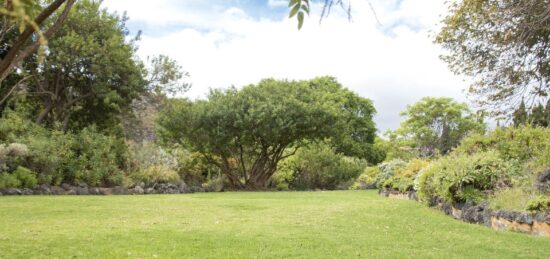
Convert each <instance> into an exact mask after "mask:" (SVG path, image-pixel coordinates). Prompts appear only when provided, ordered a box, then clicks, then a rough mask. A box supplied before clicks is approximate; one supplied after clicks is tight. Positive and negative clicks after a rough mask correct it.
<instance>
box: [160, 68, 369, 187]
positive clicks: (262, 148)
mask: <svg viewBox="0 0 550 259" xmlns="http://www.w3.org/2000/svg"><path fill="white" fill-rule="evenodd" d="M357 98H358V97H357V96H356V94H354V93H352V92H350V91H349V90H347V89H345V88H343V87H342V86H341V85H340V84H338V83H337V82H336V81H335V80H334V79H333V78H330V77H322V78H316V79H313V80H310V81H298V82H296V81H277V80H273V79H267V80H262V81H261V82H260V83H258V84H257V85H249V86H245V87H244V88H242V89H241V90H237V89H235V88H230V89H227V90H213V91H211V93H210V94H209V95H208V98H207V100H198V101H194V102H190V101H187V100H182V99H179V100H173V101H172V102H171V105H170V106H169V107H167V108H166V109H165V110H164V111H163V112H162V114H161V116H160V118H159V125H160V126H161V130H160V133H161V136H162V137H163V139H164V140H165V141H166V140H167V141H168V142H176V143H179V144H181V145H184V146H186V147H188V148H190V149H192V150H193V151H197V152H200V153H201V154H202V155H203V156H204V157H205V159H206V160H207V161H208V162H209V163H211V164H213V165H215V166H217V167H219V168H220V170H221V171H222V172H223V174H224V175H225V176H226V177H227V178H228V180H229V182H230V184H231V186H232V187H233V188H237V189H249V190H256V189H262V188H265V187H266V186H267V183H268V181H269V179H270V178H271V176H272V175H273V174H274V173H275V171H276V170H277V165H278V163H279V161H281V160H282V159H284V158H286V157H289V156H292V155H293V154H294V153H295V152H296V151H297V150H298V149H299V148H300V147H302V146H303V145H305V144H306V143H308V142H311V141H316V140H323V139H327V138H334V139H335V142H336V143H337V142H338V140H341V139H346V138H353V137H354V136H355V135H357V136H363V137H358V138H356V139H357V140H358V141H362V144H365V145H369V146H372V142H373V141H374V132H375V131H376V129H375V128H374V124H373V123H372V121H371V122H370V123H366V122H363V125H367V126H365V127H366V129H365V128H353V127H349V126H346V125H348V123H349V122H350V121H354V120H358V121H360V120H370V118H372V113H374V108H372V107H366V106H367V104H370V102H366V101H360V99H357ZM354 99H356V101H358V102H359V101H360V103H362V104H363V105H365V107H364V108H365V109H363V110H362V111H363V112H364V114H362V113H358V112H353V111H357V110H356V108H357V107H352V106H349V102H350V100H354ZM350 107H351V108H350ZM356 125H361V124H359V123H357V124H356ZM371 131H372V132H371ZM370 136H372V140H371V137H370ZM336 145H337V146H339V147H340V148H343V147H345V146H346V144H338V143H337V144H336ZM359 150H360V151H361V152H363V151H362V149H359ZM350 152H351V153H354V151H350Z"/></svg>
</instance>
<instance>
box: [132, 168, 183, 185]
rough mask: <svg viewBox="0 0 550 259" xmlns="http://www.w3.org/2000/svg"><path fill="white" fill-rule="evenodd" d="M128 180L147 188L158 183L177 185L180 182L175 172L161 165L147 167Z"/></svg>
mask: <svg viewBox="0 0 550 259" xmlns="http://www.w3.org/2000/svg"><path fill="white" fill-rule="evenodd" d="M130 178H131V179H132V181H133V182H134V183H136V184H138V183H144V184H145V186H147V187H151V186H154V185H155V184H159V183H173V184H178V183H180V182H181V178H180V176H179V175H178V173H177V172H176V171H175V170H173V169H171V168H169V167H166V166H163V165H152V166H149V167H147V168H144V169H142V170H140V171H138V172H136V173H133V174H130Z"/></svg>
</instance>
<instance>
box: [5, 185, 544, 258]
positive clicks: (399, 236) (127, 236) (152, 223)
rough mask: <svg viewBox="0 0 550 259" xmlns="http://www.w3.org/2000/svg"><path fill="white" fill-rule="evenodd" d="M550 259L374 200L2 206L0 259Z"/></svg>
mask: <svg viewBox="0 0 550 259" xmlns="http://www.w3.org/2000/svg"><path fill="white" fill-rule="evenodd" d="M29 257H44V258H52V257H55V258H69V257H77V258H89V257H100V258H113V257H115V258H174V257H177V258H181V257H183V258H187V257H192V258H288V257H301V258H304V257H308V258H355V257H391V258H395V257H417V258H428V257H429V258H449V257H450V258H454V257H461V258H463V257H472V258H487V257H491V258H518V257H522V258H526V257H532V258H550V238H542V237H533V236H528V235H524V234H519V233H512V232H503V231H494V230H491V229H489V228H485V227H482V226H477V225H470V224H466V223H462V222H459V221H456V220H453V219H451V218H450V217H448V216H446V215H444V214H442V213H441V212H439V211H437V210H434V209H430V208H426V207H424V206H423V205H421V204H418V203H416V202H412V201H401V200H392V199H387V198H382V197H379V196H378V195H377V194H376V193H375V192H373V191H344V192H274V193H269V192H265V193H198V194H187V195H147V196H57V197H53V196H32V197H28V196H27V197H0V258H29Z"/></svg>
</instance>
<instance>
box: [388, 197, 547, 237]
mask: <svg viewBox="0 0 550 259" xmlns="http://www.w3.org/2000/svg"><path fill="white" fill-rule="evenodd" d="M378 193H379V194H380V195H382V196H384V197H388V198H394V199H407V200H417V197H416V192H414V191H410V192H405V193H403V192H399V191H395V190H387V189H381V190H379V191H378ZM432 204H433V205H434V207H436V208H438V209H440V210H441V211H443V212H445V214H447V215H449V216H452V217H453V218H455V219H458V220H462V221H465V222H468V223H474V224H480V225H485V226H487V227H490V228H493V229H497V230H511V231H517V232H522V233H527V234H531V235H537V236H545V237H550V214H548V213H538V214H530V213H526V212H510V211H492V210H491V209H490V208H489V206H488V204H485V203H484V204H472V203H464V204H455V205H451V204H448V203H446V202H444V201H443V200H436V201H432Z"/></svg>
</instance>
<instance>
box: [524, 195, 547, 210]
mask: <svg viewBox="0 0 550 259" xmlns="http://www.w3.org/2000/svg"><path fill="white" fill-rule="evenodd" d="M526 209H527V211H530V212H550V197H548V196H538V197H536V198H534V199H532V200H530V201H529V202H528V203H527V206H526Z"/></svg>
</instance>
